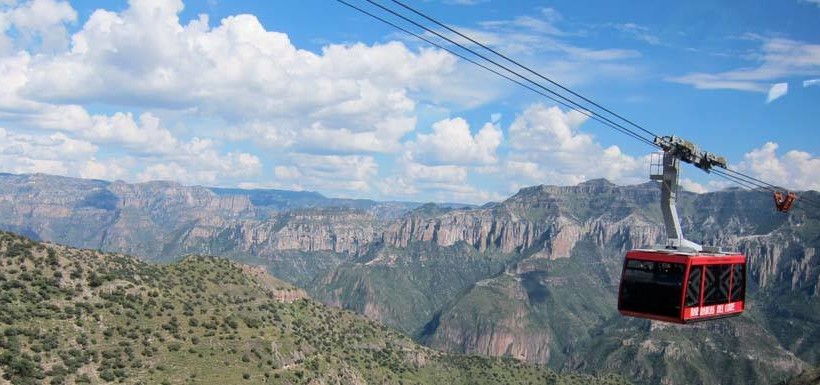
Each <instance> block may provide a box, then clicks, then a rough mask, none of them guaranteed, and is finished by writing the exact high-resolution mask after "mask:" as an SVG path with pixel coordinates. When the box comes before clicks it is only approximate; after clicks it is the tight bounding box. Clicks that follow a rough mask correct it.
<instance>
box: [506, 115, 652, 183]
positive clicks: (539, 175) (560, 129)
mask: <svg viewBox="0 0 820 385" xmlns="http://www.w3.org/2000/svg"><path fill="white" fill-rule="evenodd" d="M586 119H587V118H586V116H584V115H583V114H581V113H579V112H576V111H569V112H563V111H562V110H561V109H559V108H558V107H546V106H544V105H541V104H536V105H533V106H531V107H529V108H527V109H526V110H525V111H524V112H523V113H522V114H521V115H519V116H518V117H517V118H516V119H515V121H514V122H513V123H512V124H511V125H510V128H509V140H510V147H511V149H512V151H511V152H510V156H509V158H508V160H507V162H506V164H505V168H506V170H505V171H506V173H507V174H508V175H509V176H510V177H512V178H514V180H516V181H517V183H521V182H524V183H528V184H538V183H545V184H558V185H572V184H577V183H580V182H583V181H586V180H589V179H593V178H606V179H608V180H610V181H612V182H615V183H624V184H629V183H640V182H642V181H644V180H645V179H646V175H645V174H646V165H647V164H648V156H647V157H644V158H634V157H632V156H629V155H626V154H624V153H623V152H621V150H620V148H619V147H617V146H610V147H606V148H604V147H602V146H601V145H600V144H598V143H596V142H595V141H594V139H593V138H592V136H590V135H589V134H586V133H584V132H582V131H581V130H580V126H581V124H583V123H584V122H585V121H586Z"/></svg>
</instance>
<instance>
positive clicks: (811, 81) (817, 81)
mask: <svg viewBox="0 0 820 385" xmlns="http://www.w3.org/2000/svg"><path fill="white" fill-rule="evenodd" d="M814 86H820V79H809V80H804V81H803V87H814Z"/></svg>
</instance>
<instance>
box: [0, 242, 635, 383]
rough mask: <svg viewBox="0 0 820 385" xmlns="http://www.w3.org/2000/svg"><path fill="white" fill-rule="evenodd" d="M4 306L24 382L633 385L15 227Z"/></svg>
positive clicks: (222, 266)
mask: <svg viewBox="0 0 820 385" xmlns="http://www.w3.org/2000/svg"><path fill="white" fill-rule="evenodd" d="M0 309H2V312H0V375H1V376H2V378H3V379H4V380H6V381H9V382H11V383H12V384H40V383H43V384H64V383H65V384H78V383H113V382H119V383H129V384H140V383H141V384H182V383H191V384H236V383H249V384H258V383H274V384H382V383H389V384H622V383H625V381H624V380H623V379H621V378H619V377H617V376H612V375H609V376H604V377H600V378H594V377H590V376H584V375H571V374H570V375H557V374H556V373H554V372H552V371H551V370H549V369H547V368H546V367H544V366H539V365H533V364H526V363H523V362H521V361H517V360H512V359H502V358H483V357H477V356H459V355H449V354H444V353H439V352H436V351H433V350H430V349H427V348H424V347H421V346H419V345H417V344H415V343H414V342H413V341H411V340H410V339H409V338H407V337H404V336H402V335H400V334H399V333H397V332H394V331H391V330H390V329H387V328H385V327H383V326H380V325H378V324H376V323H374V322H372V321H368V320H365V319H363V318H361V317H360V316H358V315H355V314H353V313H351V312H348V311H343V310H338V309H333V308H328V307H325V306H324V305H321V304H319V303H317V302H315V301H313V300H310V299H307V298H305V296H304V294H303V293H302V292H301V291H299V290H298V289H295V288H293V287H292V286H290V285H289V284H286V283H283V282H282V281H279V280H277V279H275V278H272V277H271V276H269V275H267V274H266V273H265V272H264V271H263V270H261V271H260V270H259V269H257V268H251V267H248V266H244V265H238V264H236V263H234V262H229V261H227V260H225V259H219V258H211V257H199V256H189V257H186V258H184V259H182V260H180V261H179V262H176V263H173V264H169V265H152V264H146V263H144V262H140V261H139V260H137V259H135V258H132V257H128V256H124V255H119V254H108V253H100V252H96V251H91V250H77V249H70V248H66V247H62V246H55V245H47V244H41V243H38V242H34V241H31V240H29V239H26V238H22V237H19V236H16V235H12V234H10V233H4V232H0ZM0 382H3V381H2V380H0Z"/></svg>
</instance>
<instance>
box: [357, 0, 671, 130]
mask: <svg viewBox="0 0 820 385" xmlns="http://www.w3.org/2000/svg"><path fill="white" fill-rule="evenodd" d="M368 1H370V0H368ZM391 1H392V2H394V3H396V4H398V5H400V6H402V7H403V8H405V9H407V10H409V11H410V12H413V13H415V14H417V15H419V16H421V17H423V18H425V19H427V20H429V21H431V22H433V23H435V24H436V25H438V26H441V27H442V28H445V29H447V30H448V31H450V32H452V33H455V34H456V35H459V36H461V37H463V38H465V39H467V40H469V41H470V42H471V43H473V44H476V45H478V46H479V47H481V48H484V49H485V50H487V51H489V52H492V53H493V54H495V55H497V56H499V57H501V58H503V59H504V60H506V61H508V62H510V63H512V64H514V65H516V66H517V67H519V68H521V69H523V70H525V71H527V72H529V73H531V74H533V75H535V76H537V77H539V78H541V79H543V80H546V81H547V82H549V83H550V84H552V85H554V86H556V87H558V88H560V89H562V90H564V91H566V92H569V93H570V94H572V95H574V96H576V97H578V98H580V99H581V100H583V101H585V102H587V103H589V104H592V105H593V106H595V107H598V108H599V109H601V110H603V111H605V112H607V113H609V114H610V115H612V116H615V117H617V118H618V119H621V120H622V121H624V122H626V123H629V124H630V125H632V126H633V127H635V128H637V129H639V130H641V131H643V132H645V133H647V134H649V135H651V136H652V137H656V136H658V134H655V133H654V132H651V131H649V130H647V129H645V128H643V127H641V126H640V125H638V124H636V123H633V122H632V121H631V120H629V119H627V118H625V117H623V116H621V115H619V114H616V113H615V112H612V111H611V110H609V109H607V108H606V107H604V106H601V105H600V104H598V103H595V102H594V101H592V100H590V99H587V98H586V97H584V96H583V95H581V94H578V93H576V92H575V91H573V90H571V89H569V88H567V87H565V86H563V85H561V84H560V83H558V82H556V81H554V80H552V79H550V78H549V77H547V76H544V75H542V74H541V73H539V72H536V71H534V70H532V69H531V68H529V67H527V66H525V65H523V64H521V63H519V62H518V61H516V60H513V59H511V58H510V57H508V56H506V55H504V54H502V53H500V52H498V51H496V50H494V49H492V48H490V47H488V46H486V45H485V44H482V43H481V42H479V41H477V40H475V39H473V38H471V37H470V36H467V35H465V34H463V33H461V32H459V31H458V30H456V29H454V28H451V27H449V26H447V25H446V24H444V23H441V22H439V21H438V20H436V19H434V18H432V17H430V16H427V15H425V14H424V13H421V12H420V11H418V10H416V9H413V8H412V7H410V6H408V5H407V4H404V3H402V2H401V1H398V0H391Z"/></svg>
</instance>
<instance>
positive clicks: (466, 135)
mask: <svg viewBox="0 0 820 385" xmlns="http://www.w3.org/2000/svg"><path fill="white" fill-rule="evenodd" d="M502 138H503V134H502V133H501V128H500V127H498V126H496V125H494V124H492V123H487V124H485V125H484V126H483V127H482V128H481V129H480V130H479V131H478V132H477V133H476V134H475V135H473V134H472V133H471V132H470V125H469V124H468V123H467V121H466V120H464V119H462V118H455V119H444V120H440V121H438V122H436V123H434V124H433V132H431V133H430V134H418V135H417V137H416V140H415V141H414V142H411V143H409V144H408V147H409V149H410V153H411V156H412V158H413V159H416V160H417V161H418V162H420V163H423V164H427V165H487V164H493V163H496V162H497V161H498V157H497V155H496V150H497V149H498V146H499V145H500V144H501V140H502Z"/></svg>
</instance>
